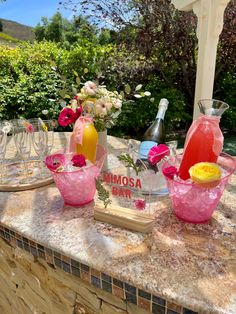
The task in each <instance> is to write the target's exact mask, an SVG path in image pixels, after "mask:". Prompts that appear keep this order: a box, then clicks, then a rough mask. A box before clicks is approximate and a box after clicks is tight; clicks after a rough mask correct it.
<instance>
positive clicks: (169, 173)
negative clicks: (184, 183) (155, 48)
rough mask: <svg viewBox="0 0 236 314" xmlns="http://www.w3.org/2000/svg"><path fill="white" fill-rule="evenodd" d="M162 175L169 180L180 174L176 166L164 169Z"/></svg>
mask: <svg viewBox="0 0 236 314" xmlns="http://www.w3.org/2000/svg"><path fill="white" fill-rule="evenodd" d="M162 173H163V174H164V176H165V177H167V178H169V179H174V175H177V174H178V170H177V168H176V167H174V166H169V167H166V168H164V169H163V170H162Z"/></svg>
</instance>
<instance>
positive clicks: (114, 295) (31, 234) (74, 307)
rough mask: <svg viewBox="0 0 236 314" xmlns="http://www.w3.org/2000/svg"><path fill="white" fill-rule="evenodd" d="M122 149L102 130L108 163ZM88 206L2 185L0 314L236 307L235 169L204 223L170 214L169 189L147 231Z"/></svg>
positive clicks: (50, 188) (222, 312)
mask: <svg viewBox="0 0 236 314" xmlns="http://www.w3.org/2000/svg"><path fill="white" fill-rule="evenodd" d="M68 135H69V134H67V133H57V134H56V139H55V143H56V145H55V147H56V149H58V148H60V147H62V146H63V145H64V144H65V143H66V141H67V139H68ZM12 142H13V141H12V139H11V140H10V143H9V145H8V147H7V157H8V158H12V157H14V145H13V143H12ZM125 147H126V142H125V140H122V139H119V138H114V137H110V136H109V137H108V149H109V158H108V162H109V166H112V163H113V159H112V155H113V154H114V155H115V154H120V153H121V152H122V151H124V149H125ZM72 188H73V187H72ZM85 188H86V187H85ZM93 207H94V203H90V204H89V205H87V206H85V207H81V208H75V207H70V206H64V204H63V200H62V198H61V196H60V194H59V191H58V189H57V188H56V186H55V185H54V184H50V185H47V186H44V187H40V188H37V189H32V190H26V191H17V192H0V313H2V314H8V313H13V314H28V313H47V314H48V313H50V314H60V313H61V314H67V313H85V314H86V313H106V314H112V313H122V314H125V313H132V314H139V313H143V314H144V313H148V312H152V313H158V314H177V313H178V314H180V313H181V314H194V313H202V314H210V313H211V314H213V313H216V314H235V313H236V175H235V174H234V175H233V177H232V179H231V181H230V184H229V185H228V188H227V190H226V191H225V192H224V194H223V196H222V199H221V203H220V204H219V206H218V208H217V210H216V211H215V212H214V215H213V218H212V219H211V221H210V222H209V223H207V224H199V225H192V224H187V223H183V222H181V221H179V220H178V219H176V218H175V216H174V215H173V213H172V210H171V204H170V199H169V197H168V196H166V197H160V198H159V199H158V202H157V208H158V210H157V211H156V214H155V216H156V221H155V226H154V228H153V230H152V232H151V233H149V234H142V233H138V232H132V231H129V230H126V229H122V228H119V227H115V226H112V225H110V224H106V223H102V222H98V221H95V220H94V217H93Z"/></svg>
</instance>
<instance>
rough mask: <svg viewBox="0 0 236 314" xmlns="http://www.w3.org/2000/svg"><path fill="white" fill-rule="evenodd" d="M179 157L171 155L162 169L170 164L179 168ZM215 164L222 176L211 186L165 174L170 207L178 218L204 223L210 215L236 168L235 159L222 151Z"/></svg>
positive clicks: (180, 157)
mask: <svg viewBox="0 0 236 314" xmlns="http://www.w3.org/2000/svg"><path fill="white" fill-rule="evenodd" d="M181 159H182V155H177V156H173V157H171V158H170V159H169V160H168V161H166V162H165V163H164V164H163V166H162V170H164V169H166V168H167V167H170V166H173V167H176V168H177V169H179V165H180V162H181ZM217 164H218V165H219V166H220V167H221V169H222V177H221V180H220V182H219V184H218V185H217V186H215V187H213V188H203V187H201V186H199V185H198V184H196V183H191V182H189V181H183V180H181V179H180V180H179V179H177V178H176V177H174V179H171V178H168V177H166V176H165V179H166V182H167V187H168V190H169V196H170V198H171V202H172V207H173V210H174V213H175V215H176V216H177V217H178V218H179V219H181V220H183V221H185V222H190V223H205V222H207V221H209V219H210V218H211V217H212V214H213V212H214V210H215V209H216V207H217V205H218V203H219V201H220V198H221V195H222V193H223V192H224V189H225V187H226V185H227V183H228V181H229V178H230V176H231V175H232V174H233V172H234V170H235V168H236V160H235V159H234V158H233V157H231V156H230V155H227V154H225V153H222V154H221V155H220V156H219V157H218V160H217Z"/></svg>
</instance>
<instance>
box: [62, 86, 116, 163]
mask: <svg viewBox="0 0 236 314" xmlns="http://www.w3.org/2000/svg"><path fill="white" fill-rule="evenodd" d="M121 107H122V96H121V95H120V94H119V93H118V92H117V91H109V90H108V89H107V88H106V86H105V85H99V84H96V83H95V82H92V81H87V82H86V83H85V84H84V86H83V87H82V88H81V89H80V92H79V93H77V94H76V95H75V96H74V97H73V98H72V99H71V100H70V102H69V104H68V105H67V106H66V107H64V108H63V109H62V110H61V112H60V114H59V117H58V123H59V124H60V125H61V126H64V127H65V126H68V125H73V133H72V136H71V140H70V150H71V151H74V152H77V153H82V154H84V155H85V156H86V157H87V158H88V159H89V160H90V161H91V162H94V160H95V156H96V146H97V144H98V142H99V138H103V142H102V143H100V144H101V145H103V146H105V148H106V143H107V142H106V130H107V128H110V127H111V126H113V125H115V123H116V120H117V118H118V116H119V114H120V113H121ZM104 133H105V137H104ZM105 165H106V162H105Z"/></svg>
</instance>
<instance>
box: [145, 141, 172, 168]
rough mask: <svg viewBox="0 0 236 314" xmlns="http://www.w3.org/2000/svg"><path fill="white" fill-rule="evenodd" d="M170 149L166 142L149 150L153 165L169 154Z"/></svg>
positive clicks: (149, 159)
mask: <svg viewBox="0 0 236 314" xmlns="http://www.w3.org/2000/svg"><path fill="white" fill-rule="evenodd" d="M169 153H170V149H169V147H168V146H166V145H165V144H159V145H157V146H153V147H152V148H151V149H150V150H149V152H148V161H149V162H150V164H151V165H152V166H155V165H156V164H157V163H158V162H159V161H160V160H161V159H162V158H164V157H165V156H168V155H169Z"/></svg>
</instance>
